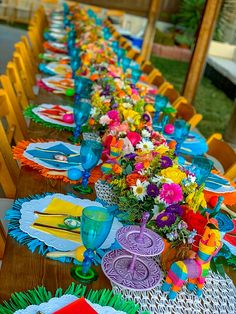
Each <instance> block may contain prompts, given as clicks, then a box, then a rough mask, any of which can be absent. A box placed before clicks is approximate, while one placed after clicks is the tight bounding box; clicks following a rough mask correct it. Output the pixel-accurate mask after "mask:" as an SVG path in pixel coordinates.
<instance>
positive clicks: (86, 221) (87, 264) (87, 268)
mask: <svg viewBox="0 0 236 314" xmlns="http://www.w3.org/2000/svg"><path fill="white" fill-rule="evenodd" d="M112 222H113V215H112V213H111V212H110V211H109V210H108V209H107V208H105V207H97V206H89V207H85V208H84V210H83V212H82V217H81V228H80V232H81V238H82V241H83V245H84V246H85V247H86V251H85V252H84V260H83V263H82V265H80V266H74V267H73V268H72V269H71V275H72V277H73V278H74V279H76V280H78V281H79V282H81V283H83V284H90V283H91V282H93V281H95V280H97V278H98V274H97V272H96V271H95V270H94V269H93V268H92V267H91V266H92V264H93V260H94V256H95V254H94V250H97V249H98V248H99V247H100V246H101V245H102V244H103V242H104V241H105V240H106V238H107V236H108V234H109V232H110V230H111V226H112Z"/></svg>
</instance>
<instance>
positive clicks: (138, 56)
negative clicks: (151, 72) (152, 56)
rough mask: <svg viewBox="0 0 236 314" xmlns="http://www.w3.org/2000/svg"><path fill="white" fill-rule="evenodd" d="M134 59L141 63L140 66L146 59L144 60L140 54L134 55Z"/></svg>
mask: <svg viewBox="0 0 236 314" xmlns="http://www.w3.org/2000/svg"><path fill="white" fill-rule="evenodd" d="M134 60H135V61H136V62H137V63H138V64H139V65H141V66H142V64H144V62H145V61H146V60H145V59H144V57H143V56H141V55H140V54H138V55H136V56H135V57H134Z"/></svg>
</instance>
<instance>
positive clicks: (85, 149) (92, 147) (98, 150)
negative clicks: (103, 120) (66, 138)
mask: <svg viewBox="0 0 236 314" xmlns="http://www.w3.org/2000/svg"><path fill="white" fill-rule="evenodd" d="M102 151H103V146H102V144H101V143H100V142H97V141H94V140H86V141H82V142H81V148H80V158H81V166H82V167H83V169H84V172H83V176H82V184H81V185H77V186H75V187H74V188H73V189H74V190H75V191H77V192H80V193H81V194H90V193H92V191H93V189H92V188H91V187H90V186H88V179H89V177H90V171H91V170H92V169H93V168H94V167H95V166H96V165H97V163H98V162H99V160H100V158H101V155H102Z"/></svg>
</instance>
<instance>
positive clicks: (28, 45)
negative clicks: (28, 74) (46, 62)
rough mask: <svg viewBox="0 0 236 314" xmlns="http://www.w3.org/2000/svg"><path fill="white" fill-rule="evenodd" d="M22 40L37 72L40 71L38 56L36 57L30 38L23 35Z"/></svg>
mask: <svg viewBox="0 0 236 314" xmlns="http://www.w3.org/2000/svg"><path fill="white" fill-rule="evenodd" d="M21 41H22V42H23V44H24V45H25V49H26V51H27V54H28V55H29V59H30V61H31V64H32V67H33V68H34V71H35V72H38V63H39V62H38V56H37V58H35V56H34V53H33V50H32V47H31V45H30V42H29V39H28V37H26V36H21Z"/></svg>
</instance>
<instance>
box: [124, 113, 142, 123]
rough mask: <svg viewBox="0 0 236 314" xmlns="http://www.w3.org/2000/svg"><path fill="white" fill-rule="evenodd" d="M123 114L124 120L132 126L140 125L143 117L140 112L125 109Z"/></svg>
mask: <svg viewBox="0 0 236 314" xmlns="http://www.w3.org/2000/svg"><path fill="white" fill-rule="evenodd" d="M122 114H123V116H124V120H126V121H127V122H128V123H129V124H130V125H139V123H140V120H141V116H140V114H139V113H138V112H136V111H134V110H132V109H128V110H126V109H124V110H123V111H122Z"/></svg>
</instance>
